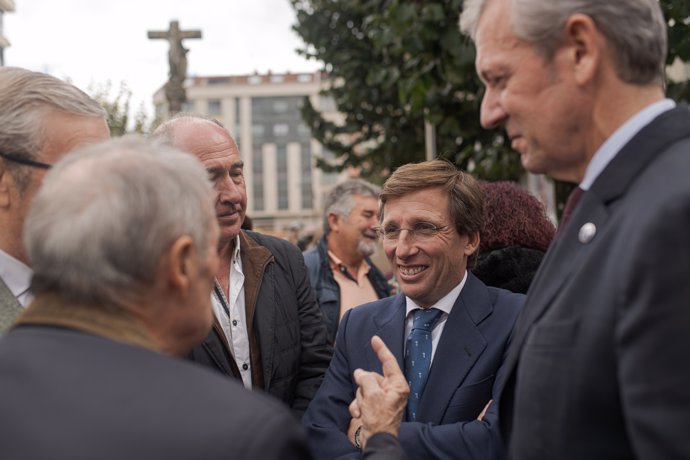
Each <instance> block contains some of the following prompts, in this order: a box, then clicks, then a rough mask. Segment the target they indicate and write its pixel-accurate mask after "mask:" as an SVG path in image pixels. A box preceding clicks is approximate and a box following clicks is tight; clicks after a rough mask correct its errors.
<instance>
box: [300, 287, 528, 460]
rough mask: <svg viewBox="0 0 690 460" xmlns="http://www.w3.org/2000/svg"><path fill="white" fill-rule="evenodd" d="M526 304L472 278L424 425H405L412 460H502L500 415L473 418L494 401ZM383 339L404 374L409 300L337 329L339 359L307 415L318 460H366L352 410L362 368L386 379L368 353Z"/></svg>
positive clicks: (361, 312) (435, 369) (434, 378)
mask: <svg viewBox="0 0 690 460" xmlns="http://www.w3.org/2000/svg"><path fill="white" fill-rule="evenodd" d="M523 298H524V296H523V295H521V294H513V293H511V292H509V291H505V290H502V289H496V288H490V287H487V286H485V285H484V283H482V282H481V281H479V279H478V278H476V277H475V276H474V275H472V274H471V273H468V274H467V281H466V283H465V286H464V287H463V289H462V291H461V292H460V295H459V296H458V299H457V300H456V302H455V304H454V306H453V309H452V310H451V313H450V315H449V316H448V320H447V321H446V324H445V327H444V329H443V334H442V335H441V338H440V341H439V343H438V346H437V349H436V353H435V355H434V360H433V363H432V366H431V370H430V372H429V378H428V380H427V385H426V388H425V390H424V395H423V396H422V400H421V402H420V407H419V414H418V418H419V421H417V422H407V421H404V422H403V424H402V426H401V429H400V436H399V439H400V442H401V444H402V445H403V448H404V449H405V452H406V453H407V455H408V456H409V458H410V459H417V458H419V459H434V458H444V459H445V458H463V459H481V460H489V459H493V458H496V457H498V456H499V455H500V453H501V451H502V449H501V444H500V438H499V435H498V427H497V426H496V424H497V415H496V413H497V411H496V410H494V409H493V406H494V405H493V404H492V407H491V408H490V410H489V411H488V412H487V414H486V416H485V418H484V420H483V421H481V422H480V421H477V420H476V418H477V416H478V415H479V413H480V412H481V411H482V409H483V408H484V406H485V405H486V403H487V402H488V401H489V400H490V399H492V398H494V397H495V396H496V394H497V393H496V391H495V390H496V389H497V388H498V382H499V381H500V380H501V379H500V370H501V365H502V363H503V358H504V355H505V353H506V350H507V347H508V343H509V341H510V337H511V333H512V330H513V325H514V323H515V320H516V318H517V316H518V313H519V311H520V307H521V305H522V302H523ZM374 335H378V336H379V337H381V339H383V341H384V343H385V344H386V345H387V346H388V347H389V348H390V349H391V352H392V353H393V354H394V355H395V356H396V358H397V360H398V364H399V365H400V367H401V368H403V351H404V345H405V296H404V295H402V294H399V295H397V296H395V297H388V298H385V299H380V300H377V301H375V302H371V303H369V304H365V305H361V306H359V307H357V308H354V309H352V310H350V311H348V312H347V313H346V314H345V316H344V317H343V319H342V321H341V322H340V327H339V329H338V335H337V337H336V345H335V354H334V356H333V360H332V361H331V365H330V367H329V368H328V372H327V373H326V377H325V379H324V382H323V384H322V386H321V388H320V389H319V391H318V392H317V394H316V396H315V397H314V399H313V400H312V402H311V404H310V405H309V408H308V410H307V412H306V414H305V415H304V418H303V423H304V425H305V426H306V427H307V429H308V434H309V441H310V445H311V448H312V451H313V454H314V456H315V458H317V459H329V460H332V459H336V458H361V454H360V452H359V451H358V450H357V449H356V448H355V447H354V446H353V445H352V444H351V443H350V441H349V440H348V438H347V434H346V433H347V428H348V426H349V424H350V419H351V417H350V414H349V411H348V406H349V404H350V403H351V402H352V400H353V399H354V396H355V391H356V389H357V386H356V384H355V382H354V380H353V378H352V373H353V372H354V370H355V369H357V368H362V369H365V370H370V371H376V372H378V373H381V372H382V370H381V364H380V362H379V360H378V358H377V357H376V354H375V353H374V351H373V349H372V348H371V343H370V342H371V338H372V336H374Z"/></svg>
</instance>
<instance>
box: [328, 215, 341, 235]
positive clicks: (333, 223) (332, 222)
mask: <svg viewBox="0 0 690 460" xmlns="http://www.w3.org/2000/svg"><path fill="white" fill-rule="evenodd" d="M339 222H340V216H339V215H338V214H336V213H334V212H329V213H328V227H329V228H330V229H331V231H334V230H338V229H339V228H340V226H339V225H338V224H339Z"/></svg>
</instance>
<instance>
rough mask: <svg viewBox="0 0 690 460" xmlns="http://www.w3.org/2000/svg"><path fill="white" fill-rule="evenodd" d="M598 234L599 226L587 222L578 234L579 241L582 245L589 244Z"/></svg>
mask: <svg viewBox="0 0 690 460" xmlns="http://www.w3.org/2000/svg"><path fill="white" fill-rule="evenodd" d="M596 234H597V226H596V225H594V224H593V223H591V222H587V223H586V224H584V225H583V226H582V227H580V233H578V234H577V239H578V240H580V243H582V244H587V243H589V242H590V241H592V240H593V239H594V236H595V235H596Z"/></svg>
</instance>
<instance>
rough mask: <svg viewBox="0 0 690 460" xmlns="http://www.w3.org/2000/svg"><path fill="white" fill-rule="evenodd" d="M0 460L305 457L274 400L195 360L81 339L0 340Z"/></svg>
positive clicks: (68, 335) (57, 331)
mask: <svg viewBox="0 0 690 460" xmlns="http://www.w3.org/2000/svg"><path fill="white" fill-rule="evenodd" d="M0 394H1V395H3V396H2V398H0V427H2V429H1V430H0V458H2V459H3V460H27V459H47V458H50V459H55V460H59V459H64V460H94V459H100V460H123V459H127V460H138V459H140V460H154V459H161V460H163V459H165V460H175V459H179V460H189V459H197V458H198V459H206V460H211V459H218V460H221V459H223V460H228V459H246V460H256V459H262V460H263V459H276V460H277V459H294V460H301V459H306V458H309V454H308V452H307V451H306V447H305V444H304V443H305V440H304V437H303V433H302V432H301V430H300V427H299V424H298V423H296V422H295V420H294V418H293V417H292V415H291V414H290V413H289V412H288V411H287V410H286V409H285V408H284V407H283V406H282V405H281V404H280V403H279V402H277V401H273V400H271V399H270V398H268V397H266V396H260V395H257V394H251V393H249V392H248V391H246V390H245V389H244V388H242V386H241V385H240V384H239V383H237V382H234V381H228V379H225V378H223V377H221V376H219V375H217V374H215V373H213V372H211V371H209V370H207V369H202V368H201V367H199V366H196V365H194V364H192V363H188V362H184V361H182V360H178V359H174V358H170V357H166V356H163V355H161V354H158V353H155V352H153V351H150V350H147V349H144V348H140V347H136V346H132V345H128V344H125V343H122V342H116V341H113V340H109V339H105V338H102V337H98V336H95V335H91V334H88V333H85V332H79V331H75V330H71V329H65V328H58V327H52V326H23V325H22V326H17V327H15V328H14V329H13V330H11V331H10V332H9V333H8V334H7V335H6V336H4V337H3V338H2V339H0Z"/></svg>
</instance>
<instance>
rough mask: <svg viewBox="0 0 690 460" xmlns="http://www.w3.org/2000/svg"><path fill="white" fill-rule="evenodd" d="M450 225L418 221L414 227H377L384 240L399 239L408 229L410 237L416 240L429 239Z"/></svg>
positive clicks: (389, 225) (390, 225)
mask: <svg viewBox="0 0 690 460" xmlns="http://www.w3.org/2000/svg"><path fill="white" fill-rule="evenodd" d="M448 227H449V226H448V225H442V226H440V227H439V226H438V225H435V224H432V223H431V222H417V223H416V224H414V225H413V226H412V227H407V228H403V227H399V226H397V225H393V224H388V225H386V226H384V227H379V228H378V229H376V233H378V234H379V236H380V237H381V238H382V239H383V241H384V242H387V241H397V240H398V238H400V234H401V233H402V231H403V230H407V233H408V235H409V238H410V239H411V240H414V241H426V240H429V239H431V238H433V237H435V236H436V235H438V234H439V233H441V232H442V231H443V230H445V229H447V228H448Z"/></svg>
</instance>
